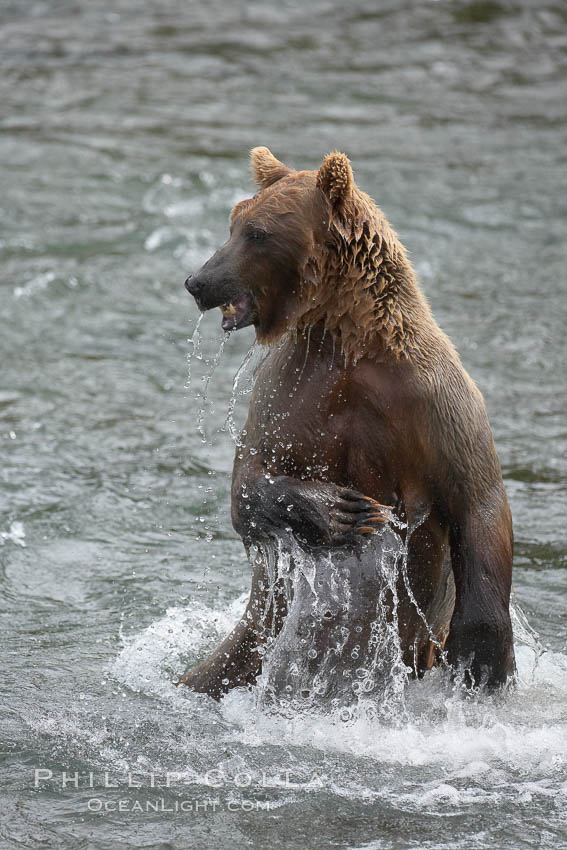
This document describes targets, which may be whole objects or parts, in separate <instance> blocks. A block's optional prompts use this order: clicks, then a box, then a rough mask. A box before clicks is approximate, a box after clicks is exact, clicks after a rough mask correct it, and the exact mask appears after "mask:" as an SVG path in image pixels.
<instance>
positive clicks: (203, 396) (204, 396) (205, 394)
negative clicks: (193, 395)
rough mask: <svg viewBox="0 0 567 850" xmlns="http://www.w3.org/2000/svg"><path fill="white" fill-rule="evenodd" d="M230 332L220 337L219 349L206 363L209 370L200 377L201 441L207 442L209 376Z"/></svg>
mask: <svg viewBox="0 0 567 850" xmlns="http://www.w3.org/2000/svg"><path fill="white" fill-rule="evenodd" d="M231 334H232V331H226V332H225V334H224V336H223V338H222V339H221V343H220V346H219V349H218V351H217V353H216V354H215V356H214V357H213V360H212V363H211V361H208V363H209V364H210V369H209V371H208V372H207V374H206V375H203V377H202V378H201V380H202V381H203V389H202V392H201V405H200V407H199V410H198V413H197V431H198V432H199V434H200V436H201V441H202V442H203V443H206V442H207V435H206V434H205V425H204V422H205V407H206V405H207V397H208V392H209V384H210V382H211V378H212V377H213V375H214V374H215V371H216V368H217V366H218V365H219V363H220V360H221V357H222V355H223V351H224V347H225V345H226V343H227V342H228V340H229V338H230V336H231Z"/></svg>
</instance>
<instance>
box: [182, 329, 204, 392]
mask: <svg viewBox="0 0 567 850" xmlns="http://www.w3.org/2000/svg"><path fill="white" fill-rule="evenodd" d="M204 315H205V314H204V313H199V318H198V319H197V324H196V325H195V329H194V330H193V334H192V336H191V337H190V338H189V339H188V340H187V342H189V343H190V344H191V351H189V352H188V353H187V380H186V381H185V389H186V390H190V389H191V369H192V365H193V360H202V359H203V353H202V351H201V332H200V330H199V328H200V327H201V322H202V321H203V316H204Z"/></svg>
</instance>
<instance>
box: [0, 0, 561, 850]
mask: <svg viewBox="0 0 567 850" xmlns="http://www.w3.org/2000/svg"><path fill="white" fill-rule="evenodd" d="M0 14H1V18H2V28H1V30H0V40H1V43H0V104H1V106H0V185H1V186H2V193H1V196H0V211H1V219H2V224H1V231H0V256H1V260H2V266H1V268H2V274H1V279H0V284H1V286H2V304H1V315H2V325H1V327H2V332H1V335H0V357H1V363H2V371H1V384H0V440H1V445H2V472H1V474H2V482H3V486H2V490H1V493H0V502H1V503H0V511H1V512H0V564H1V573H0V576H1V578H0V606H1V622H0V626H1V634H2V646H3V650H2V655H3V676H2V681H1V683H0V691H1V697H2V699H1V702H2V724H1V730H2V752H3V754H4V755H3V780H2V791H1V794H2V806H1V807H0V846H1V847H2V850H3V849H4V848H22V847H25V848H73V850H75V848H115V847H116V848H134V847H135V848H139V847H144V848H164V850H165V848H175V850H183V848H208V847H227V848H228V847H230V848H249V847H253V848H263V847H271V848H286V850H289V849H290V848H297V850H299V849H300V848H310V850H318V848H328V847H336V848H344V850H347V848H350V850H360V849H361V848H367V850H382V848H404V850H405V849H406V848H435V850H441V848H495V847H496V848H524V847H526V848H528V847H530V848H531V847H543V848H561V847H567V816H566V811H567V708H566V698H567V646H566V639H567V620H566V616H565V609H566V606H565V601H566V598H567V570H566V555H567V535H566V531H565V517H566V514H567V485H566V461H565V458H566V454H567V430H566V427H565V401H566V399H565V383H566V382H565V356H564V355H565V345H564V337H565V326H566V322H567V309H566V299H565V277H566V275H565V266H566V260H567V256H566V251H565V242H566V240H565V232H566V224H567V201H566V199H567V168H566V157H565V150H566V143H567V120H566V117H567V116H566V113H567V96H566V82H565V71H566V65H567V13H566V9H565V5H564V4H563V3H560V2H557V1H556V2H553V0H543V2H536V0H532V2H530V0H476V1H475V2H464V0H455V2H450V0H440V1H439V2H427V0H421V1H420V2H418V0H413V2H409V0H380V2H373V3H372V2H369V0H357V2H353V3H351V4H349V3H339V2H336V0H326V2H323V0H315V2H313V3H310V4H299V3H297V2H291V0H278V2H263V3H260V2H249V3H245V2H242V0H235V2H230V3H229V2H224V3H223V2H220V0H209V2H208V3H195V2H190V0H184V2H182V0H163V2H160V3H150V2H148V1H147V0H112V2H110V0H98V2H96V3H92V2H91V3H88V2H86V0H75V2H73V1H72V0H51V2H41V1H40V0H38V1H37V2H34V0H26V2H19V1H18V2H17V0H12V2H6V0H3V2H2V3H0ZM258 144H266V145H268V146H270V147H271V149H272V150H273V151H274V153H275V154H276V155H277V156H279V157H280V158H281V159H283V160H284V161H286V162H288V163H289V164H291V165H295V166H297V167H311V168H315V167H317V165H318V163H319V162H320V159H321V157H322V155H323V154H325V153H327V152H328V151H330V150H333V149H339V150H345V151H346V152H347V153H348V154H349V155H350V157H351V159H352V162H353V167H354V169H355V174H356V177H357V180H358V183H359V185H360V186H361V187H363V188H364V189H365V190H367V191H368V192H369V193H370V194H372V195H373V197H375V198H376V200H377V202H378V204H379V205H380V206H381V207H382V208H383V209H384V210H385V212H386V214H387V215H388V217H389V219H390V220H391V222H392V224H393V225H394V227H395V228H396V229H397V230H398V231H399V233H400V235H401V237H402V239H403V241H404V243H405V244H406V246H407V248H408V250H409V252H410V254H411V257H412V258H413V260H414V263H415V265H416V268H417V270H418V272H419V275H420V277H421V280H422V283H423V287H424V289H425V291H426V293H427V296H428V298H429V300H430V302H431V304H432V307H433V309H434V312H435V314H436V316H437V319H438V321H439V323H440V324H441V326H442V327H443V328H444V329H445V330H446V331H447V332H448V333H449V335H450V336H451V337H452V339H453V340H454V341H455V343H456V345H457V347H458V349H459V351H460V353H461V356H462V359H463V361H464V363H465V366H466V367H467V369H468V370H469V371H470V373H471V374H472V376H473V377H474V378H475V380H476V381H477V382H478V384H479V386H480V387H481V389H482V391H483V393H484V395H485V398H486V402H487V406H488V410H489V415H490V419H491V423H492V426H493V430H494V436H495V440H496V444H497V448H498V451H499V454H500V458H501V461H502V466H503V472H504V479H505V483H506V487H507V490H508V494H509V497H510V501H511V504H512V510H513V515H514V525H515V535H516V558H515V575H514V584H515V593H516V599H517V601H518V603H519V604H520V606H521V608H522V609H523V611H524V612H525V615H526V617H527V621H528V622H529V626H530V628H531V629H533V630H535V632H536V633H537V635H538V636H539V637H537V638H536V637H535V636H534V635H533V634H532V632H531V631H530V629H529V628H527V627H526V626H525V624H524V625H522V623H521V622H520V621H518V623H517V635H518V641H517V658H518V667H519V678H520V681H519V685H518V687H517V689H516V691H515V692H514V693H513V694H512V695H510V696H509V697H507V698H506V699H496V698H492V699H491V698H487V697H485V698H481V699H479V700H466V699H462V698H459V697H458V696H456V695H453V694H452V693H451V692H450V690H448V689H447V685H446V683H445V682H444V680H443V677H442V675H441V674H440V673H439V671H436V672H433V673H432V674H430V675H428V676H427V677H426V678H425V679H424V680H423V681H422V682H418V683H413V684H411V685H409V687H407V688H406V689H405V691H404V694H403V697H402V701H401V703H400V710H399V712H398V713H397V714H396V715H395V716H393V717H387V716H385V715H383V714H382V715H380V714H378V715H377V716H374V717H372V716H358V717H356V716H345V714H344V713H343V714H340V713H339V714H338V715H335V714H326V713H325V712H324V711H321V712H319V713H317V712H314V713H311V714H309V715H306V714H302V713H301V712H298V713H297V714H289V713H287V714H285V713H284V714H278V713H277V712H274V711H271V710H268V709H267V708H263V707H262V706H261V705H260V704H259V703H258V701H257V699H256V698H255V695H254V694H249V693H246V692H244V693H240V692H234V693H232V694H230V695H229V696H228V697H227V698H226V699H225V700H224V701H223V702H222V703H221V704H220V705H217V704H214V703H212V701H210V700H209V699H208V698H207V697H204V696H198V695H194V694H190V693H188V692H186V691H185V692H181V691H180V690H178V689H175V688H174V687H173V686H172V684H171V682H172V680H173V679H174V678H175V676H176V675H178V674H179V673H180V672H181V671H182V670H183V669H184V667H185V665H186V664H188V663H189V662H191V661H193V660H195V659H196V658H198V657H202V656H203V655H204V654H205V652H206V651H207V649H209V648H211V647H213V646H214V645H215V644H216V643H217V642H218V640H219V639H220V638H221V637H222V636H223V635H224V634H225V633H226V632H227V631H228V630H229V629H230V628H231V627H232V625H233V624H234V622H235V620H236V619H237V618H238V617H239V616H240V614H241V613H242V610H243V604H244V600H245V594H246V591H247V589H248V587H249V576H250V572H249V566H248V564H247V562H246V559H245V555H244V551H243V548H242V545H241V543H240V541H239V540H238V539H237V538H236V536H235V533H234V531H233V530H232V527H231V524H230V518H229V486H230V471H231V464H232V457H233V452H234V443H233V440H232V439H231V431H232V432H235V431H237V430H238V427H239V426H240V425H241V424H242V421H243V416H244V413H245V408H246V401H247V396H246V394H245V390H246V383H247V381H248V380H249V374H247V375H244V376H243V379H242V381H241V382H240V384H239V388H240V390H241V391H242V394H241V395H237V397H236V404H235V410H234V413H233V415H231V416H229V417H228V422H227V416H228V414H229V413H230V411H229V405H230V398H231V392H232V384H233V378H234V375H235V373H236V372H237V369H238V367H239V364H240V363H241V362H242V360H243V358H244V356H245V354H246V352H247V351H248V349H249V348H250V346H251V345H252V343H253V333H252V332H251V330H250V329H246V330H244V331H242V332H240V333H237V334H233V335H231V336H230V337H229V338H228V339H227V340H226V343H225V345H224V349H223V351H222V352H221V353H220V356H218V355H219V352H220V348H221V341H222V336H223V335H222V331H221V329H220V313H218V311H214V314H207V315H206V316H205V317H204V319H203V321H202V323H201V325H200V328H199V331H198V333H197V335H195V334H194V330H195V326H196V322H197V318H198V317H197V313H196V309H195V306H194V304H193V303H192V300H191V299H190V298H189V297H188V296H187V293H186V292H185V291H184V290H183V280H184V278H185V276H186V274H187V273H188V272H189V271H192V270H195V269H196V268H197V267H198V266H199V265H200V263H201V262H202V261H203V260H204V259H206V258H207V256H208V255H209V254H210V253H211V252H212V251H213V249H214V248H215V247H216V246H217V245H219V244H220V243H221V242H222V241H224V239H225V238H226V233H227V216H228V213H229V211H230V209H231V207H232V206H233V204H234V203H235V202H236V201H238V200H240V199H242V198H243V197H246V196H247V195H249V194H250V192H251V191H252V186H251V183H250V179H249V174H248V163H247V150H248V149H249V148H250V147H253V146H255V145H258ZM199 334H200V345H196V343H197V342H198V339H197V337H198V336H199ZM191 338H193V342H190V340H191ZM195 348H197V350H196V352H194V353H195V356H194V357H193V359H192V364H191V365H192V369H191V371H192V375H191V383H190V386H189V384H188V363H187V356H188V354H189V352H191V351H192V350H193V349H195ZM254 357H256V354H254V355H253V358H252V359H254ZM217 361H218V362H217ZM215 362H217V366H216V371H215V372H214V374H213V375H212V377H210V380H209V381H208V388H207V394H206V395H207V398H206V399H205V400H204V399H203V394H204V387H205V384H206V383H207V376H208V375H210V374H211V372H212V369H213V366H214V364H215ZM204 379H205V380H204ZM199 411H202V412H201V413H199ZM38 771H39V772H38ZM64 771H65V774H66V775H64V774H63V772H64ZM128 774H130V781H129V780H128ZM168 774H169V776H168ZM91 786H92V787H91ZM105 786H110V787H105ZM129 786H130V787H129ZM148 804H149V805H148Z"/></svg>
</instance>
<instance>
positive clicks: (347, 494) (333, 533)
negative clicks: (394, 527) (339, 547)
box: [329, 487, 392, 544]
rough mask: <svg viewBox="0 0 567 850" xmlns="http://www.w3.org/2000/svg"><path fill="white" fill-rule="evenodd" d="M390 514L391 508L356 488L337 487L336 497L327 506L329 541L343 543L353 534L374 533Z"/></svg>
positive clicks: (386, 520)
mask: <svg viewBox="0 0 567 850" xmlns="http://www.w3.org/2000/svg"><path fill="white" fill-rule="evenodd" d="M391 516H392V512H391V508H389V507H387V506H386V505H381V504H380V503H379V502H377V501H376V500H375V499H371V498H370V497H369V496H363V495H362V493H358V492H357V491H356V490H349V489H347V488H346V487H339V488H338V493H337V498H336V500H334V501H333V502H332V504H331V505H330V507H329V533H330V537H331V542H332V543H335V544H340V543H345V542H347V541H348V539H349V538H351V536H352V535H353V534H361V535H363V536H367V535H369V534H374V532H375V531H377V530H378V529H379V528H380V527H381V526H382V525H383V524H384V523H385V522H388V520H389V519H390V518H391Z"/></svg>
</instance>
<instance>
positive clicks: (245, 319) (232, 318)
mask: <svg viewBox="0 0 567 850" xmlns="http://www.w3.org/2000/svg"><path fill="white" fill-rule="evenodd" d="M220 309H221V313H222V329H223V330H224V331H231V330H234V328H240V327H245V325H249V324H251V322H252V315H251V314H252V305H251V298H250V296H249V295H248V294H245V295H241V296H240V298H238V299H237V300H236V301H233V302H231V303H230V304H222V306H221V308H220Z"/></svg>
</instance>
